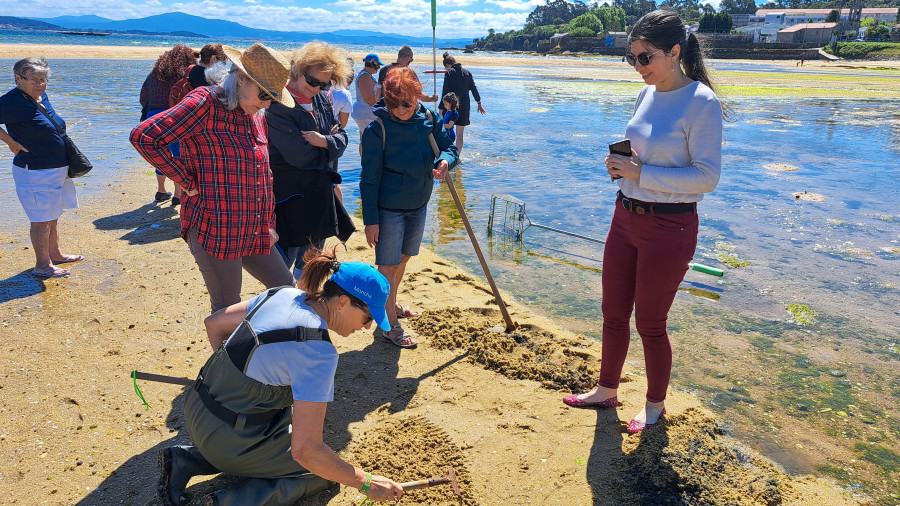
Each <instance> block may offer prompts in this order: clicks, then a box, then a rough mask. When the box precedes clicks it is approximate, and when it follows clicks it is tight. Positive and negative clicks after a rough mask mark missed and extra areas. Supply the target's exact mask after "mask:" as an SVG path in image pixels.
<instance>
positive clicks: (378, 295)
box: [331, 262, 391, 332]
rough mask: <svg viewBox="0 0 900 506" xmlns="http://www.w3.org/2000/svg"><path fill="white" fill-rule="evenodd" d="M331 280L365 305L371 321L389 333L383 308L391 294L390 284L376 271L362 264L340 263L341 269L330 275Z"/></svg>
mask: <svg viewBox="0 0 900 506" xmlns="http://www.w3.org/2000/svg"><path fill="white" fill-rule="evenodd" d="M331 280H332V281H334V282H335V283H337V284H338V286H340V287H341V288H343V289H344V290H346V291H347V293H349V294H352V295H353V296H354V297H356V298H357V299H359V300H361V301H363V302H365V303H366V306H368V307H369V313H371V314H372V319H373V320H375V324H376V325H378V327H379V328H381V330H384V331H388V332H390V330H391V324H390V323H388V318H387V313H385V312H384V306H385V304H387V300H388V296H389V295H390V294H391V284H390V283H388V280H387V278H385V277H384V275H382V274H381V273H380V272H378V269H376V268H374V267H372V266H371V265H369V264H366V263H363V262H341V267H340V268H339V269H338V270H337V272H335V273H334V274H332V275H331Z"/></svg>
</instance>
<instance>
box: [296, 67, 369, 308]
mask: <svg viewBox="0 0 900 506" xmlns="http://www.w3.org/2000/svg"><path fill="white" fill-rule="evenodd" d="M310 86H312V85H310ZM350 303H351V304H353V305H354V306H356V307H357V309H359V310H360V311H362V312H363V314H364V315H365V316H366V321H365V322H364V323H363V325H368V324H369V322H371V321H375V318H373V317H372V313H370V312H369V306H368V305H367V304H366V303H365V302H363V301H361V300H359V299H355V298H353V297H351V298H350Z"/></svg>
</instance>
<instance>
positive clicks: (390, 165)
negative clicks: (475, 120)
mask: <svg viewBox="0 0 900 506" xmlns="http://www.w3.org/2000/svg"><path fill="white" fill-rule="evenodd" d="M372 110H373V112H374V113H375V116H376V117H378V118H381V121H382V123H383V124H384V131H382V129H381V125H379V124H378V122H377V121H373V122H371V123H369V125H368V126H367V127H366V129H365V131H363V135H362V173H361V174H360V178H359V193H360V197H361V199H362V211H363V222H364V223H365V224H366V225H377V224H378V209H379V208H382V209H390V210H397V211H399V210H404V211H406V210H414V209H418V208H420V207H422V206H424V205H425V204H427V203H428V200H429V199H430V198H431V190H432V188H433V187H434V176H433V175H432V173H431V171H432V169H434V168H435V167H437V164H438V163H439V162H440V161H441V160H446V161H447V163H449V164H450V168H451V169H452V168H454V167H456V163H457V161H458V159H459V153H458V151H457V150H456V145H455V144H453V142H452V141H451V140H450V138H449V137H447V133H446V131H445V129H444V125H443V122H442V121H441V117H440V116H438V115H437V113H435V112H434V111H430V110H427V109H426V108H425V106H424V105H422V104H419V108H418V110H417V111H416V112H415V113H414V114H413V116H412V117H411V118H410V119H409V120H407V121H400V120H398V119H395V118H393V117H391V114H390V112H388V110H387V107H386V106H385V103H384V99H381V100H379V101H378V102H376V103H375V105H374V106H373V107H372ZM426 111H428V112H430V113H431V117H430V118H429V114H428V112H426ZM429 133H432V134H434V140H435V141H436V142H437V145H438V149H440V151H441V154H440V157H438V158H435V156H434V152H433V151H432V149H431V143H430V142H429V141H428V134H429ZM382 146H383V147H382Z"/></svg>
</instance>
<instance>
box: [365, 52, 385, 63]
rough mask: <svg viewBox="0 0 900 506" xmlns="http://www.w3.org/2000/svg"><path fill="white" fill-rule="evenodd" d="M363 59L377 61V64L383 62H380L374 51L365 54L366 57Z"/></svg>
mask: <svg viewBox="0 0 900 506" xmlns="http://www.w3.org/2000/svg"><path fill="white" fill-rule="evenodd" d="M363 61H364V62H366V61H377V62H378V64H379V65H384V63H381V60H379V59H378V55H377V54H375V53H369V54H367V55H366V57H365V58H363Z"/></svg>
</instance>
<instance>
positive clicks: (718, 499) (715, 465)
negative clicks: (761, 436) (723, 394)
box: [614, 408, 792, 505]
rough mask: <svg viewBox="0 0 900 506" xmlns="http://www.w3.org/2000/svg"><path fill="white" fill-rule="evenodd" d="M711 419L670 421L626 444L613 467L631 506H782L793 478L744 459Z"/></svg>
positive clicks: (690, 413)
mask: <svg viewBox="0 0 900 506" xmlns="http://www.w3.org/2000/svg"><path fill="white" fill-rule="evenodd" d="M723 435H724V433H723V431H722V430H721V429H720V428H719V427H718V426H717V425H716V423H715V421H714V420H713V419H712V418H710V417H709V416H707V415H705V414H703V413H701V412H700V411H699V410H697V409H694V408H689V409H686V410H685V411H684V412H682V413H680V414H676V415H667V416H666V417H664V418H663V419H662V421H661V422H660V424H658V425H657V426H655V427H651V428H649V429H647V430H645V431H644V432H643V433H642V434H641V436H640V437H633V438H626V439H625V440H624V441H623V445H622V451H623V456H622V457H621V458H619V459H618V460H617V461H616V462H614V466H615V467H616V468H617V470H618V472H617V473H615V475H616V476H619V477H620V481H621V483H622V486H621V487H620V489H621V490H623V491H624V493H625V494H627V496H628V497H621V498H620V499H621V500H622V503H631V504H746V505H760V504H767V505H769V504H772V505H774V504H782V503H783V502H784V500H785V499H787V498H788V497H790V496H791V495H792V494H791V493H792V488H791V484H790V480H791V479H790V477H789V476H787V475H785V474H784V473H782V472H780V471H778V470H777V469H776V468H775V467H774V466H773V465H772V464H770V463H768V462H766V461H764V460H762V459H760V458H758V457H752V456H750V455H749V454H747V453H744V452H743V451H742V450H741V449H740V448H737V447H735V446H734V445H733V442H732V441H731V440H730V439H728V438H725V437H721V436H723Z"/></svg>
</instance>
